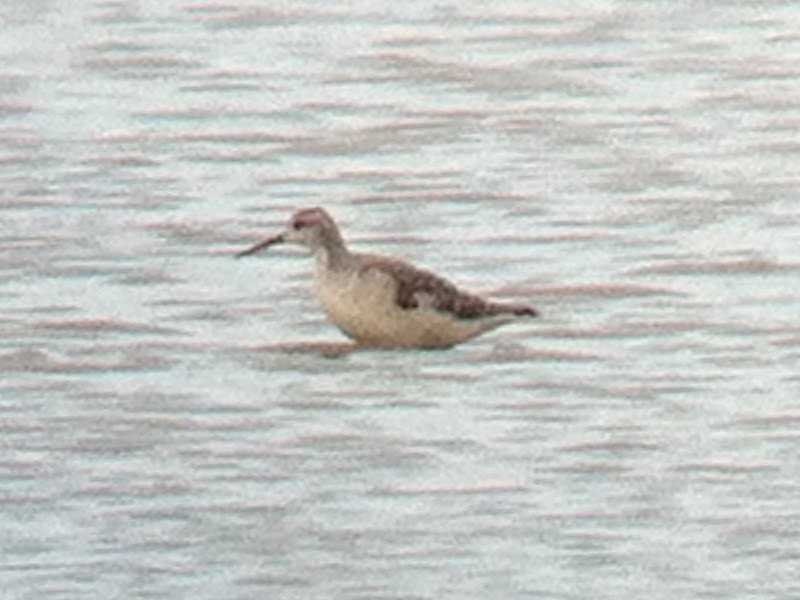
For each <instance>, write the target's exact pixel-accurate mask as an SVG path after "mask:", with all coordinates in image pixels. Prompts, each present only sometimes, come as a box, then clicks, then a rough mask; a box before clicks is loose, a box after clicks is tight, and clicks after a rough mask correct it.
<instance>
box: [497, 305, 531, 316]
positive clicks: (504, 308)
mask: <svg viewBox="0 0 800 600" xmlns="http://www.w3.org/2000/svg"><path fill="white" fill-rule="evenodd" d="M495 310H496V311H497V314H508V315H514V316H516V317H538V316H539V314H540V313H539V311H538V310H536V309H535V308H533V307H532V306H528V305H527V304H498V303H496V304H495Z"/></svg>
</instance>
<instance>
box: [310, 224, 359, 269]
mask: <svg viewBox="0 0 800 600" xmlns="http://www.w3.org/2000/svg"><path fill="white" fill-rule="evenodd" d="M320 242H321V243H320V244H319V246H317V248H316V249H315V250H314V255H315V256H316V258H317V263H318V264H319V265H320V266H321V267H324V268H325V269H329V270H332V271H342V270H346V269H348V268H350V267H351V266H352V263H353V255H352V254H351V253H350V251H349V250H348V249H347V245H345V243H344V240H343V239H342V236H341V234H340V233H339V231H338V230H337V229H330V230H328V231H326V232H325V234H324V235H323V237H322V239H321V240H320Z"/></svg>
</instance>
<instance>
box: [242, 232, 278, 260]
mask: <svg viewBox="0 0 800 600" xmlns="http://www.w3.org/2000/svg"><path fill="white" fill-rule="evenodd" d="M284 241H285V240H284V237H283V234H282V233H279V234H278V235H274V236H272V237H271V238H267V239H265V240H264V241H263V242H259V243H257V244H256V245H255V246H251V247H250V248H248V249H247V250H242V251H241V252H238V253H237V254H236V258H242V257H243V256H250V255H251V254H255V253H256V252H259V251H260V250H263V249H264V248H268V247H269V246H272V245H273V244H280V243H281V242H284Z"/></svg>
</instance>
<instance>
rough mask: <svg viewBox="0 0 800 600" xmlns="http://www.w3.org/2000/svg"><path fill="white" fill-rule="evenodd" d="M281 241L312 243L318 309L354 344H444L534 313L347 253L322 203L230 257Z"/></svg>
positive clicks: (392, 262)
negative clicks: (278, 231)
mask: <svg viewBox="0 0 800 600" xmlns="http://www.w3.org/2000/svg"><path fill="white" fill-rule="evenodd" d="M283 243H294V244H300V245H302V246H305V247H306V248H308V249H310V251H311V254H312V255H313V257H314V259H315V283H316V286H315V287H316V294H317V297H318V299H319V302H320V304H321V305H322V308H323V310H324V311H325V312H326V313H327V315H328V316H329V317H330V319H331V320H332V321H333V322H334V323H335V324H336V326H337V327H338V328H339V329H340V330H341V331H342V332H343V333H344V334H345V335H346V336H348V337H349V338H351V339H352V340H354V341H355V342H356V344H357V345H359V346H366V347H375V348H420V349H436V348H439V349H442V348H450V347H452V346H455V345H456V344H459V343H461V342H464V341H466V340H469V339H471V338H474V337H476V336H478V335H480V334H482V333H485V332H487V331H491V330H493V329H495V328H497V327H500V326H501V325H505V324H507V323H511V322H514V321H517V320H520V319H525V318H531V317H537V316H539V312H538V311H537V310H536V309H535V308H532V307H530V306H527V305H525V304H512V303H501V302H494V301H491V300H488V299H484V298H482V297H480V296H478V295H476V294H472V293H469V292H466V291H462V290H460V289H459V288H457V287H456V286H455V285H454V284H453V283H451V282H450V281H448V280H447V279H445V278H444V277H441V276H439V275H436V274H435V273H432V272H431V271H428V270H425V269H421V268H418V267H416V266H414V265H412V264H410V263H408V262H406V261H404V260H401V259H398V258H393V257H390V256H384V255H379V254H365V253H358V252H351V251H350V249H349V248H348V247H347V244H346V243H345V241H344V238H343V237H342V234H341V232H340V231H339V227H338V226H337V225H336V222H335V221H334V220H333V218H332V217H331V216H330V215H329V214H328V212H327V211H326V210H325V209H324V208H321V207H313V208H304V209H302V210H299V211H297V212H296V213H295V214H294V215H293V216H292V218H291V220H290V221H289V226H288V228H287V229H286V231H284V232H282V233H279V234H277V235H273V236H272V237H269V238H267V239H265V240H263V241H261V242H259V243H257V244H255V245H253V246H251V247H250V248H247V249H246V250H243V251H241V252H239V253H237V254H236V256H237V257H239V258H240V257H244V256H250V255H253V254H256V253H258V252H260V251H262V250H265V249H267V248H269V247H271V246H275V245H277V244H283Z"/></svg>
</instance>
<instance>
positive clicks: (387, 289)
mask: <svg viewBox="0 0 800 600" xmlns="http://www.w3.org/2000/svg"><path fill="white" fill-rule="evenodd" d="M326 259H327V257H326V256H325V252H324V251H318V252H317V256H316V263H317V264H316V286H317V295H318V297H319V301H320V303H321V304H322V308H323V309H324V310H325V312H326V313H327V314H328V315H329V316H330V318H331V319H332V320H333V322H334V323H336V325H337V326H338V327H339V329H341V330H342V331H343V332H344V333H345V334H347V335H348V336H349V337H351V338H353V339H354V340H356V341H357V342H358V343H360V344H364V345H369V346H381V347H418V348H436V347H447V346H452V345H454V344H458V343H459V342H463V341H464V340H467V339H469V338H472V337H475V336H476V335H479V334H481V333H483V332H485V331H488V330H490V329H494V328H495V327H498V326H500V325H503V324H504V323H508V322H510V321H512V320H514V317H513V316H511V315H498V316H493V317H485V318H472V319H459V318H457V317H455V316H453V315H451V314H448V313H445V312H440V311H436V310H433V309H431V308H415V309H403V308H400V307H399V306H397V304H396V303H395V297H396V290H395V284H394V281H393V279H392V278H391V276H389V275H388V274H386V273H384V272H382V271H379V270H377V269H368V270H366V271H363V272H359V271H357V270H344V271H333V270H329V269H327V265H326Z"/></svg>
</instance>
